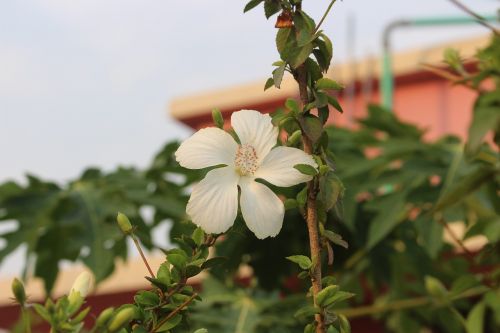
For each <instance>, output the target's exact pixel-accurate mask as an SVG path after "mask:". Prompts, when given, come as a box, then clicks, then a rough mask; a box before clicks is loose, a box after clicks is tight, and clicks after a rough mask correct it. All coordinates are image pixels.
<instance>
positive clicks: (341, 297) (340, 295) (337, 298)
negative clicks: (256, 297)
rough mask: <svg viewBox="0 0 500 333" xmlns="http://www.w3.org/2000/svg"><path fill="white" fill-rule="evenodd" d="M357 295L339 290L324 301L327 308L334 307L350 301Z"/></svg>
mask: <svg viewBox="0 0 500 333" xmlns="http://www.w3.org/2000/svg"><path fill="white" fill-rule="evenodd" d="M354 296H355V294H353V293H349V292H347V291H342V290H338V291H336V292H335V294H333V295H332V296H329V297H327V298H326V299H325V301H324V304H323V305H324V306H325V307H333V306H334V305H335V304H337V303H340V302H343V301H345V300H348V299H349V298H353V297H354Z"/></svg>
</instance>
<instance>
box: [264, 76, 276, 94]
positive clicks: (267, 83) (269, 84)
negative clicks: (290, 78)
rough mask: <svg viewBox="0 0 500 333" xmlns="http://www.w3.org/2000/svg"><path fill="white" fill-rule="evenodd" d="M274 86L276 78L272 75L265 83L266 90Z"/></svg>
mask: <svg viewBox="0 0 500 333" xmlns="http://www.w3.org/2000/svg"><path fill="white" fill-rule="evenodd" d="M272 86H274V80H273V78H272V77H270V78H269V79H267V81H266V84H265V85H264V91H266V90H267V89H269V88H271V87H272Z"/></svg>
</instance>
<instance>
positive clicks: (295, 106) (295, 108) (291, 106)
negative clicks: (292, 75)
mask: <svg viewBox="0 0 500 333" xmlns="http://www.w3.org/2000/svg"><path fill="white" fill-rule="evenodd" d="M285 106H286V108H287V109H288V110H290V111H291V112H292V113H294V114H299V113H300V108H299V103H297V101H296V100H295V99H293V98H287V100H286V101H285Z"/></svg>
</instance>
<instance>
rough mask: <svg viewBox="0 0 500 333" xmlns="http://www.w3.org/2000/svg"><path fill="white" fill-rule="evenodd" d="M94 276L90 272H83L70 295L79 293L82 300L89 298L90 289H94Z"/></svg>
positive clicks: (74, 283)
mask: <svg viewBox="0 0 500 333" xmlns="http://www.w3.org/2000/svg"><path fill="white" fill-rule="evenodd" d="M92 280H93V277H92V274H90V273H89V272H82V273H80V275H78V277H77V278H76V280H75V282H73V286H72V287H71V291H70V294H72V293H74V292H79V293H80V296H81V297H82V298H85V297H87V295H88V294H89V292H90V288H91V287H92Z"/></svg>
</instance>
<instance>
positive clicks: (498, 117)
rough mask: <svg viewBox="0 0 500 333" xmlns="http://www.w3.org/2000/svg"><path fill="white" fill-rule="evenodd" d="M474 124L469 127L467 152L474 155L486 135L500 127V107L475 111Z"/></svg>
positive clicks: (483, 107) (482, 107)
mask: <svg viewBox="0 0 500 333" xmlns="http://www.w3.org/2000/svg"><path fill="white" fill-rule="evenodd" d="M472 117H473V118H472V123H471V125H470V127H469V136H468V138H467V145H466V151H467V152H468V153H469V154H474V153H476V152H477V151H478V149H479V146H480V145H481V144H482V142H483V139H484V137H485V135H486V134H487V133H488V132H489V131H490V130H492V129H496V128H498V127H499V126H500V111H499V107H498V106H479V107H476V109H475V110H474V114H473V116H472Z"/></svg>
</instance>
